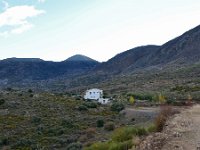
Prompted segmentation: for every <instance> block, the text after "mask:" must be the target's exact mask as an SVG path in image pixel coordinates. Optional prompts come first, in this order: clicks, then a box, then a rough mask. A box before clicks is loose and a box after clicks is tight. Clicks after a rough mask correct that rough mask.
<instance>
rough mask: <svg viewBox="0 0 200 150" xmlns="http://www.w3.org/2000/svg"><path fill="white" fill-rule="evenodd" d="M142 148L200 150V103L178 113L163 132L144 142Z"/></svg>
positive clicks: (142, 149)
mask: <svg viewBox="0 0 200 150" xmlns="http://www.w3.org/2000/svg"><path fill="white" fill-rule="evenodd" d="M139 149H140V150H200V105H195V106H193V107H191V108H189V109H186V110H184V111H182V112H181V113H180V114H176V115H175V116H174V117H173V118H172V119H170V120H168V122H167V124H166V127H165V128H164V130H163V132H162V133H155V134H154V135H150V136H149V137H147V139H146V140H145V141H143V142H142V144H141V147H140V148H139Z"/></svg>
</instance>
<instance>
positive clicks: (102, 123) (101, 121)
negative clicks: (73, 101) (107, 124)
mask: <svg viewBox="0 0 200 150" xmlns="http://www.w3.org/2000/svg"><path fill="white" fill-rule="evenodd" d="M103 126H104V121H103V120H102V119H99V120H97V127H99V128H100V127H103Z"/></svg>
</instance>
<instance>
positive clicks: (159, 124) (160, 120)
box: [155, 105, 178, 132]
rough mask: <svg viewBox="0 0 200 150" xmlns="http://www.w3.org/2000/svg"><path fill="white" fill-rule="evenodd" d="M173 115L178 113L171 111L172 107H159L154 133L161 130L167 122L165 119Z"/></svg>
mask: <svg viewBox="0 0 200 150" xmlns="http://www.w3.org/2000/svg"><path fill="white" fill-rule="evenodd" d="M175 113H178V112H177V111H173V110H172V107H170V106H167V105H164V106H161V107H160V113H159V114H158V116H157V117H156V119H155V127H156V131H158V132H160V131H162V130H163V127H164V125H165V123H166V121H167V119H168V118H169V117H170V116H171V115H174V114H175Z"/></svg>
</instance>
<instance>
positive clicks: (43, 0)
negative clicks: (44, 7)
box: [38, 0, 46, 3]
mask: <svg viewBox="0 0 200 150" xmlns="http://www.w3.org/2000/svg"><path fill="white" fill-rule="evenodd" d="M45 1H46V0H38V2H39V3H44V2H45Z"/></svg>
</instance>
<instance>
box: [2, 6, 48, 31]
mask: <svg viewBox="0 0 200 150" xmlns="http://www.w3.org/2000/svg"><path fill="white" fill-rule="evenodd" d="M44 13H45V11H44V10H37V9H36V8H35V7H34V6H27V5H23V6H14V7H10V8H7V9H6V10H5V11H4V12H3V13H0V29H1V28H2V27H10V28H11V29H10V30H8V31H3V32H1V33H0V35H9V34H21V33H23V32H25V31H27V30H29V29H31V28H32V27H33V24H31V23H30V22H28V19H29V18H32V17H36V16H38V15H41V14H44Z"/></svg>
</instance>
